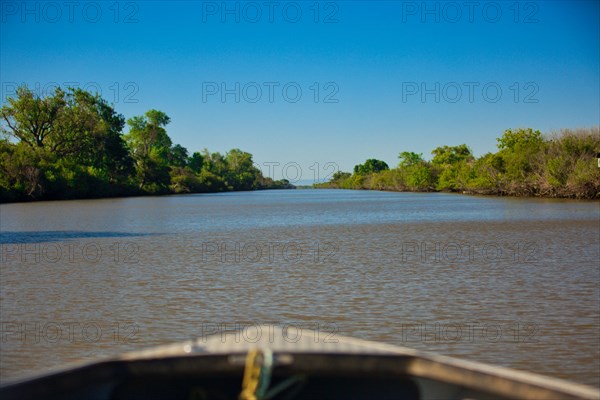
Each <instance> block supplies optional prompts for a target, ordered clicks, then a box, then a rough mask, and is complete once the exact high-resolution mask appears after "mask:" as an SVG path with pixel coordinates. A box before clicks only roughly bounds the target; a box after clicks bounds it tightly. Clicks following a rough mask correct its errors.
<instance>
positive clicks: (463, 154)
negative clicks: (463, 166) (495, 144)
mask: <svg viewBox="0 0 600 400" xmlns="http://www.w3.org/2000/svg"><path fill="white" fill-rule="evenodd" d="M431 154H433V159H432V160H431V162H432V163H433V164H437V165H452V164H456V163H457V162H460V161H471V160H473V154H472V153H471V149H469V148H468V147H467V145H466V144H461V145H458V146H441V147H437V148H435V149H434V150H433V151H432V152H431Z"/></svg>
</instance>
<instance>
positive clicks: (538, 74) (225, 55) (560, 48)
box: [0, 1, 600, 180]
mask: <svg viewBox="0 0 600 400" xmlns="http://www.w3.org/2000/svg"><path fill="white" fill-rule="evenodd" d="M272 3H273V4H272V5H270V4H271V3H269V2H266V1H258V2H228V3H226V6H225V7H226V8H227V9H224V7H223V3H222V2H220V1H218V2H193V1H181V2H164V1H140V2H127V1H122V2H119V3H115V2H114V1H108V2H86V1H80V2H78V4H74V5H68V3H64V2H62V1H60V2H50V3H48V2H32V1H30V2H21V1H18V2H10V1H2V3H1V7H2V8H1V12H2V17H1V18H2V21H1V24H0V29H1V30H0V38H1V46H0V52H1V53H0V57H1V60H0V67H1V79H0V80H1V81H2V101H4V99H5V98H6V96H7V95H10V94H11V93H12V92H14V85H15V84H16V83H26V84H28V85H29V86H30V87H32V88H33V89H35V88H36V87H38V88H39V89H40V91H42V89H43V88H48V87H50V86H52V83H53V82H55V83H59V84H61V85H65V84H66V83H68V82H77V83H79V86H82V87H87V88H89V89H94V88H99V89H100V90H101V91H102V95H103V97H105V98H106V99H107V100H109V101H110V102H114V103H115V108H116V109H117V111H118V112H120V113H122V114H124V115H125V116H126V117H127V118H129V117H132V116H134V115H139V114H142V113H144V112H145V111H146V110H148V109H151V108H156V109H159V110H162V111H164V112H166V113H167V114H168V115H169V116H170V117H171V119H172V123H171V124H170V125H169V126H168V133H169V135H170V136H171V138H172V139H173V141H174V142H175V143H180V144H182V145H184V146H185V147H187V148H188V149H189V150H190V152H191V151H198V150H201V149H203V148H205V147H206V148H208V149H209V150H211V151H221V152H226V151H227V150H229V149H231V148H234V147H238V148H241V149H242V150H245V151H248V152H250V153H252V154H253V155H254V159H255V161H256V163H257V164H259V165H261V166H263V172H265V173H268V168H267V167H265V166H264V163H266V162H277V163H279V164H280V165H279V166H278V167H275V169H274V171H275V174H273V175H274V177H275V178H280V177H281V168H282V166H284V165H285V164H287V163H291V162H295V163H298V165H299V166H300V167H301V170H302V179H303V180H311V179H313V177H314V173H315V172H314V169H315V166H314V163H319V169H320V174H319V175H320V176H323V175H326V174H327V172H331V168H329V169H328V171H325V168H324V166H325V164H326V163H328V162H329V163H334V165H337V166H338V167H339V168H340V169H341V170H347V171H349V170H351V169H352V167H353V166H354V165H355V164H357V163H360V162H364V160H365V159H367V158H378V159H382V160H384V161H386V162H387V163H388V164H390V165H391V166H392V165H396V164H397V162H398V159H397V156H398V153H399V152H401V151H406V150H408V151H415V152H420V153H424V155H425V156H426V158H429V157H430V152H431V150H432V149H433V148H435V147H437V146H440V145H444V144H448V145H456V144H461V143H466V144H468V145H469V146H470V147H471V148H472V150H473V151H474V153H475V154H476V155H481V154H483V153H486V152H488V151H494V150H495V144H496V141H495V138H496V137H498V136H499V135H501V134H502V132H503V131H504V130H505V129H507V128H511V127H532V128H535V129H539V130H541V131H543V132H548V131H551V130H557V129H560V128H576V127H589V126H595V125H598V124H599V123H600V104H599V98H600V93H599V91H600V80H599V77H600V67H599V63H600V60H599V58H600V43H599V40H600V28H599V14H600V9H599V2H598V1H539V2H528V1H522V2H514V1H508V2H504V1H502V2H488V1H480V2H478V5H474V6H468V5H465V2H463V1H458V2H428V3H426V4H425V6H423V5H422V2H421V1H418V2H410V1H409V2H403V1H382V2H362V1H341V2H320V3H318V6H315V2H313V1H308V2H285V1H280V2H278V3H275V2H272ZM467 4H468V3H467ZM298 12H299V13H300V14H298ZM315 83H316V86H315ZM236 84H237V85H239V90H237V95H238V96H239V102H236V98H235V97H236ZM222 85H225V89H226V90H229V92H228V94H225V97H224V99H223V98H222V93H221V92H222V88H223V87H222ZM257 87H258V88H260V90H261V92H260V93H259V92H258V91H257ZM284 87H285V91H284ZM317 87H318V96H317V98H315V97H316V95H317ZM298 89H300V90H301V92H302V96H301V98H299V99H298V101H296V102H294V100H296V96H297V90H298ZM423 89H425V90H427V92H425V93H423ZM498 89H500V90H501V93H499V92H498ZM271 90H272V96H273V97H272V99H270V94H271V93H270V91H271ZM458 90H460V92H459V91H458ZM215 92H216V93H215ZM436 97H438V98H436ZM326 99H327V100H330V101H331V100H333V101H337V102H326V101H325V100H326ZM223 100H224V101H223ZM271 100H272V101H271ZM131 101H137V103H135V102H131ZM311 166H313V167H312V168H313V170H311ZM287 172H288V173H287V177H288V178H294V175H295V168H291V169H288V171H287ZM290 175H291V176H290Z"/></svg>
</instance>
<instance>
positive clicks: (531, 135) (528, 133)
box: [496, 128, 543, 150]
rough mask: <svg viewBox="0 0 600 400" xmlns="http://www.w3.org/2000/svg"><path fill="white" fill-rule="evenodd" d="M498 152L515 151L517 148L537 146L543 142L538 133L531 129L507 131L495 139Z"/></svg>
mask: <svg viewBox="0 0 600 400" xmlns="http://www.w3.org/2000/svg"><path fill="white" fill-rule="evenodd" d="M496 141H497V142H498V148H499V149H500V150H503V149H508V150H515V149H517V148H518V147H529V146H539V145H540V144H541V143H542V142H543V138H542V134H541V132H540V131H534V130H533V129H531V128H526V129H523V128H520V129H517V130H515V131H513V130H512V129H507V130H506V131H504V134H503V135H502V137H501V138H498V139H496Z"/></svg>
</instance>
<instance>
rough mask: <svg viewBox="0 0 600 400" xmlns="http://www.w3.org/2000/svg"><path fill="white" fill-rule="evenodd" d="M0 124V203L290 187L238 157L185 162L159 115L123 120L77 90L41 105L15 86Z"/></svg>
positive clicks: (194, 157)
mask: <svg viewBox="0 0 600 400" xmlns="http://www.w3.org/2000/svg"><path fill="white" fill-rule="evenodd" d="M0 120H1V124H0V202H8V201H26V200H44V199H73V198H97V197H109V196H125V195H139V194H166V193H203V192H223V191H234V190H256V189H279V188H292V187H293V185H290V183H289V182H288V181H287V180H285V179H283V180H280V181H273V179H271V178H269V177H264V176H263V175H262V173H261V171H260V170H259V169H258V168H256V167H255V165H254V163H253V161H252V155H251V154H250V153H247V152H244V151H241V150H239V149H233V150H230V151H228V152H227V153H226V154H224V155H223V154H221V153H218V152H215V153H211V152H209V151H208V150H206V149H204V150H203V151H200V152H194V153H192V154H191V155H190V154H189V152H188V150H187V149H186V148H185V147H183V146H181V145H179V144H173V142H172V141H171V138H170V137H169V135H168V134H167V130H166V126H167V125H168V124H169V123H170V118H169V117H168V116H167V114H165V113H164V112H162V111H158V110H149V111H148V112H146V113H145V115H142V116H135V117H133V118H130V119H128V120H125V117H124V116H123V115H121V114H118V113H117V112H116V111H115V109H114V108H113V106H111V105H110V104H108V102H107V101H106V100H104V99H103V98H102V97H100V96H98V95H94V94H92V93H90V92H87V91H84V90H82V89H73V88H68V89H66V90H63V89H61V88H57V89H55V90H54V91H53V92H52V93H50V94H48V95H47V96H44V97H42V96H37V95H35V94H34V93H33V92H32V91H31V90H29V89H28V88H27V87H25V86H22V87H20V88H18V89H17V91H16V95H15V96H14V97H11V98H9V99H7V102H6V104H5V105H4V106H3V107H2V108H1V109H0ZM126 125H127V126H128V127H129V133H127V134H124V133H123V129H124V128H125V126H126Z"/></svg>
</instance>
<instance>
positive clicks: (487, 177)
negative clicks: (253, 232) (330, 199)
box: [315, 127, 600, 200]
mask: <svg viewBox="0 0 600 400" xmlns="http://www.w3.org/2000/svg"><path fill="white" fill-rule="evenodd" d="M497 141H498V149H499V150H498V151H497V152H496V153H487V154H484V155H482V156H481V157H479V158H475V157H474V156H473V154H472V152H471V150H470V149H469V148H468V147H467V145H465V144H461V145H458V146H441V147H438V148H436V149H434V150H433V151H432V152H431V154H432V155H433V158H432V160H431V161H426V160H424V159H423V155H422V154H416V153H413V152H406V151H405V152H402V153H400V155H399V158H400V163H399V165H398V166H397V167H396V168H393V169H390V168H389V167H388V165H387V164H386V163H385V162H383V161H381V160H376V159H369V160H367V161H366V162H365V163H364V164H359V165H356V166H355V167H354V171H353V173H349V172H341V171H338V172H336V173H335V174H334V175H333V177H332V179H331V180H330V181H329V182H326V183H322V184H316V185H315V187H317V188H331V189H359V190H360V189H366V190H385V191H395V192H450V193H464V194H477V195H495V196H517V197H544V198H570V199H594V200H595V199H600V166H599V164H598V156H597V154H599V153H598V152H599V151H600V130H599V128H598V127H595V128H589V129H577V130H569V129H564V130H562V131H560V132H558V133H551V134H547V135H544V136H542V134H541V133H540V132H539V131H533V130H532V129H517V130H514V131H513V130H511V129H508V130H506V131H505V132H504V134H503V136H502V137H500V138H498V139H497Z"/></svg>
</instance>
